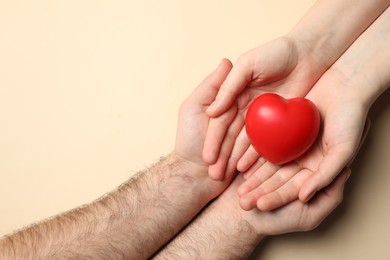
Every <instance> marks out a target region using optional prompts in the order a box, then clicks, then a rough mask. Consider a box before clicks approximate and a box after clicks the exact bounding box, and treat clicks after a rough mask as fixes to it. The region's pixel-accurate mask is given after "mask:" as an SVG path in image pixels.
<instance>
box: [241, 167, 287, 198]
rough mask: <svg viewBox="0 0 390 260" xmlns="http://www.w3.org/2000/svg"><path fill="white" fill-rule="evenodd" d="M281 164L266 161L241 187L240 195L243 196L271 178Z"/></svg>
mask: <svg viewBox="0 0 390 260" xmlns="http://www.w3.org/2000/svg"><path fill="white" fill-rule="evenodd" d="M279 169H280V166H278V165H274V164H272V163H270V162H266V163H264V165H263V166H261V167H260V168H259V169H258V170H257V171H256V172H255V173H254V174H253V175H252V176H251V177H250V178H249V179H248V180H246V181H245V182H244V183H243V184H242V185H241V186H240V187H239V188H238V195H239V196H243V195H244V194H246V193H248V192H250V191H252V190H254V189H255V188H256V187H258V186H259V185H260V184H262V183H263V182H264V181H266V180H267V179H269V178H270V177H271V176H272V175H274V174H275V173H276V172H277V171H278V170H279Z"/></svg>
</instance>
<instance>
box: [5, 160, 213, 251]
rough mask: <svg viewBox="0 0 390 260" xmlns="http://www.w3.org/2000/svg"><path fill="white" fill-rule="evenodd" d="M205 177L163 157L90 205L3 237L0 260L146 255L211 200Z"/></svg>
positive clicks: (172, 234) (177, 230) (178, 229)
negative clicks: (195, 175) (195, 174)
mask: <svg viewBox="0 0 390 260" xmlns="http://www.w3.org/2000/svg"><path fill="white" fill-rule="evenodd" d="M197 176H199V175H197ZM207 181H208V178H207V176H206V174H205V178H204V179H202V178H200V177H193V175H192V173H190V172H187V168H186V166H184V165H182V163H181V162H180V161H179V160H176V159H175V158H173V156H168V157H167V158H165V159H163V160H161V161H160V162H159V163H157V164H156V165H154V166H153V167H151V168H150V169H148V170H146V171H144V172H143V173H140V174H138V175H137V176H135V177H133V178H132V179H130V180H129V181H127V182H126V183H124V184H122V185H121V186H120V187H119V188H118V189H117V190H115V191H113V192H111V193H109V194H107V195H105V196H103V197H102V198H100V199H99V200H97V201H95V202H93V203H91V204H88V205H85V206H83V207H80V208H78V209H75V210H72V211H69V212H67V213H64V214H61V215H59V216H57V217H53V218H51V219H49V220H46V221H44V222H41V223H39V224H36V225H32V226H31V227H29V228H26V229H24V230H21V231H19V232H16V233H14V234H12V235H10V236H7V237H5V238H3V239H2V240H0V258H1V259H3V258H5V259H38V258H53V259H56V258H61V259H63V258H87V257H92V258H99V259H140V258H146V257H148V256H150V255H152V254H153V253H154V252H155V251H156V250H157V249H158V248H159V247H161V246H162V245H164V244H165V243H166V242H167V241H168V240H169V239H170V238H171V237H172V236H174V234H176V233H177V232H179V231H180V229H181V228H182V227H183V226H184V225H186V224H187V223H188V222H189V221H190V220H191V219H192V218H193V217H194V216H195V215H196V214H197V213H198V211H199V210H200V209H201V208H202V207H204V206H205V205H206V204H207V203H208V201H209V200H210V199H212V197H210V192H208V191H207V190H206V187H207V185H206V183H205V182H207Z"/></svg>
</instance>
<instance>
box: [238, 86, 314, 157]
mask: <svg viewBox="0 0 390 260" xmlns="http://www.w3.org/2000/svg"><path fill="white" fill-rule="evenodd" d="M245 127H246V131H247V135H248V138H249V141H250V142H251V144H252V146H253V147H254V148H255V150H256V152H257V153H259V154H260V155H261V156H263V157H264V158H265V159H266V160H268V161H270V162H271V163H273V164H279V165H280V164H284V163H287V162H290V161H292V160H295V159H297V158H298V157H300V156H301V155H302V154H304V153H305V152H306V151H307V150H308V149H309V148H310V147H311V146H312V145H313V143H314V141H315V140H316V138H317V135H318V132H319V129H320V113H319V112H318V109H317V108H316V106H315V105H314V103H313V102H311V101H310V100H308V99H306V98H292V99H284V98H283V97H281V96H279V95H277V94H274V93H267V94H263V95H261V96H259V97H257V98H256V99H255V100H254V101H253V102H252V103H251V104H250V106H249V108H248V111H247V114H246V118H245Z"/></svg>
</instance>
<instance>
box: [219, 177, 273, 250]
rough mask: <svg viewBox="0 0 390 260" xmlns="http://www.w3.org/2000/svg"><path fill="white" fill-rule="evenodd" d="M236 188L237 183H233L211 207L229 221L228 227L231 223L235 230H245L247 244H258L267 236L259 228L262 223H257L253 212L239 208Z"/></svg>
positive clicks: (257, 220)
mask: <svg viewBox="0 0 390 260" xmlns="http://www.w3.org/2000/svg"><path fill="white" fill-rule="evenodd" d="M237 188H238V185H237V181H234V182H233V183H232V184H231V186H229V188H228V189H227V190H226V191H224V192H223V193H222V194H221V196H219V197H218V199H217V200H215V202H213V204H212V206H213V207H214V208H215V210H214V211H215V212H218V213H219V214H220V215H223V218H226V219H229V226H230V223H233V224H234V226H235V227H236V229H237V230H245V234H246V235H247V236H248V238H249V239H250V240H251V241H248V242H250V243H254V244H258V243H260V241H261V240H262V239H264V238H265V237H266V236H267V234H266V233H265V232H263V230H261V229H260V228H259V227H260V226H261V224H262V223H257V222H259V220H260V219H259V218H257V217H256V216H255V217H254V216H253V214H254V212H255V210H252V211H245V210H243V209H242V208H241V207H240V205H239V197H238V194H237ZM254 222H256V223H254ZM233 224H232V225H233Z"/></svg>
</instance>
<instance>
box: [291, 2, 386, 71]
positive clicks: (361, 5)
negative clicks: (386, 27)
mask: <svg viewBox="0 0 390 260" xmlns="http://www.w3.org/2000/svg"><path fill="white" fill-rule="evenodd" d="M389 5H390V1H389V0H370V1H367V0H318V1H317V2H316V3H315V4H314V6H313V7H312V8H311V9H310V10H309V11H308V12H307V13H306V15H305V16H304V17H303V18H302V19H301V20H300V21H299V22H298V24H297V25H296V26H295V27H294V28H293V29H292V31H291V32H290V33H289V36H290V37H292V38H293V39H295V41H297V42H299V43H300V45H301V46H304V48H305V53H307V54H308V55H310V56H312V57H315V59H316V62H317V63H318V64H316V65H318V66H319V67H320V69H322V70H323V71H325V70H326V69H327V68H328V67H329V66H330V65H332V64H333V63H334V62H335V61H336V60H337V59H338V58H339V57H340V56H341V55H342V53H343V52H344V51H345V50H346V49H347V48H348V47H349V46H350V45H351V44H352V43H353V42H354V41H355V40H356V39H357V38H358V37H359V35H360V34H361V33H362V32H364V30H366V29H367V27H369V26H370V24H371V23H372V22H373V21H374V20H375V19H376V18H377V17H378V16H379V15H380V14H381V13H382V12H383V11H384V10H385V9H386V8H387V7H388V6H389Z"/></svg>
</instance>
